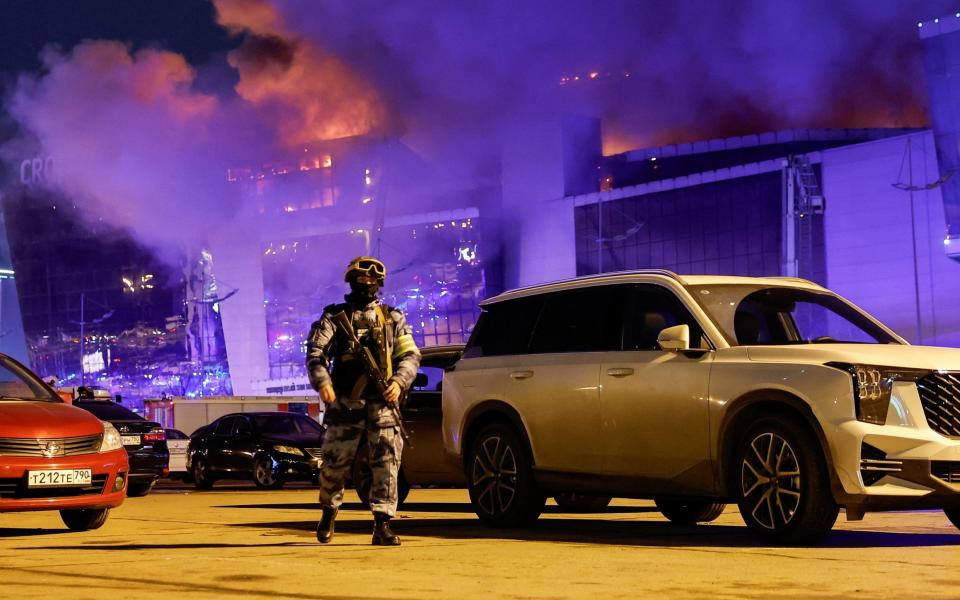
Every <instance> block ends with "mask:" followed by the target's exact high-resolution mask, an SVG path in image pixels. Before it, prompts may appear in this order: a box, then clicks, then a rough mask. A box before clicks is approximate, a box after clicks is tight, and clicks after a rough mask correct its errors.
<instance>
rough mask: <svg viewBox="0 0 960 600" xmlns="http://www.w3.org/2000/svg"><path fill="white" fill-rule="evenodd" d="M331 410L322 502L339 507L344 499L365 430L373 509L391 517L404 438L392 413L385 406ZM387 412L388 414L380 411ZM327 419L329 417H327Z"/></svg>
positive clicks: (322, 481) (394, 511)
mask: <svg viewBox="0 0 960 600" xmlns="http://www.w3.org/2000/svg"><path fill="white" fill-rule="evenodd" d="M366 408H367V409H366V410H364V409H361V410H352V411H344V412H341V413H339V414H336V416H334V414H331V415H330V416H331V417H334V418H332V419H331V421H332V422H329V423H327V432H326V434H325V435H324V438H323V465H322V466H321V467H320V505H321V506H325V507H330V508H339V507H340V505H341V504H342V503H343V487H344V482H345V480H346V478H347V476H348V475H349V474H350V470H351V467H352V466H353V460H354V457H355V456H356V454H357V448H358V446H359V444H360V442H361V441H362V440H363V439H364V434H366V447H367V449H368V451H369V458H368V460H369V465H370V470H371V471H372V475H373V481H372V483H371V485H370V494H369V500H370V510H371V511H373V512H375V513H383V514H387V515H390V516H391V517H393V516H395V515H396V512H397V473H398V472H399V470H400V455H401V453H402V452H403V438H402V437H401V436H400V429H399V428H398V427H397V425H396V423H395V422H394V421H393V418H392V415H390V416H389V417H388V416H387V415H389V411H388V410H387V409H386V408H385V407H379V408H378V407H374V406H367V407H366ZM383 412H386V413H387V414H381V413H383ZM324 421H325V422H326V418H325V419H324Z"/></svg>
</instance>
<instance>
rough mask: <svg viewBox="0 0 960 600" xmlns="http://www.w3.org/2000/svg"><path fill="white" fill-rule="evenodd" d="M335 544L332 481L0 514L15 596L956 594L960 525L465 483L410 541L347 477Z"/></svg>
mask: <svg viewBox="0 0 960 600" xmlns="http://www.w3.org/2000/svg"><path fill="white" fill-rule="evenodd" d="M347 500H348V501H347V503H346V504H345V505H344V509H343V510H342V511H341V514H340V519H339V520H338V522H337V533H336V536H335V537H334V541H333V543H331V544H329V545H325V546H322V545H320V544H317V542H316V539H315V537H314V528H315V526H316V520H317V518H318V514H319V507H318V505H317V503H316V492H315V490H313V489H312V488H310V487H309V486H306V485H303V486H295V487H290V488H288V489H284V490H279V491H261V490H257V489H255V488H253V487H252V486H250V485H247V484H239V483H238V484H228V483H222V484H218V486H217V487H216V488H214V490H212V491H209V492H197V491H194V490H193V489H192V488H190V487H188V486H184V485H182V484H181V485H176V484H164V485H163V486H161V487H160V488H159V489H157V490H154V492H153V493H152V494H150V495H149V496H147V497H144V498H130V499H128V500H127V501H126V502H125V503H124V505H123V506H121V507H120V508H118V509H115V510H114V511H112V513H111V515H110V519H109V520H108V521H107V523H106V525H104V527H103V528H101V529H99V530H97V531H91V532H83V533H71V532H68V531H67V530H66V529H65V528H64V526H63V525H62V523H61V522H60V519H59V516H58V515H57V514H56V513H43V512H40V513H7V514H0V598H30V599H33V598H75V599H90V600H103V599H105V598H109V599H110V600H114V599H120V598H131V599H132V598H136V599H137V600H143V598H145V597H147V595H148V594H149V595H150V596H151V597H155V596H158V595H162V596H167V597H176V598H191V599H192V598H202V599H206V598H235V597H238V596H240V595H243V597H245V598H271V599H275V600H286V599H291V600H314V599H321V598H459V597H477V596H485V597H488V598H490V597H494V598H528V597H537V598H574V597H592V598H593V597H599V598H614V597H628V598H638V597H661V598H704V597H712V598H761V597H762V598H778V597H784V598H786V597H789V598H796V597H802V598H813V597H828V598H840V597H843V598H906V597H910V598H926V597H930V598H957V597H960V532H958V531H957V530H956V529H955V528H954V527H953V526H952V525H951V524H950V522H949V521H947V519H946V518H945V517H944V516H943V514H942V513H941V512H938V511H917V512H900V513H886V514H868V515H867V517H866V519H865V520H864V521H860V522H853V523H848V522H845V521H843V514H842V513H841V520H840V521H838V524H837V527H836V528H835V530H834V532H833V533H832V534H831V535H830V537H829V538H828V539H827V540H826V542H825V543H824V544H823V545H821V546H818V547H813V548H773V547H764V546H761V545H758V543H757V540H756V539H755V538H753V537H752V536H751V535H750V534H749V533H748V532H747V530H746V528H745V527H744V525H743V521H742V520H741V519H740V516H739V514H738V513H737V511H736V508H735V507H728V508H727V511H726V512H725V513H724V514H723V515H722V516H721V517H720V518H719V519H718V520H717V521H716V522H714V523H713V524H711V525H701V526H696V527H677V526H674V525H672V524H670V523H669V522H667V521H666V520H665V519H664V518H663V517H661V516H660V514H659V513H658V512H657V511H656V509H655V508H654V507H653V504H652V503H650V502H646V501H638V500H617V501H614V503H613V504H612V505H611V506H610V507H609V508H608V509H607V510H605V511H603V512H599V513H593V514H576V515H575V514H566V513H562V512H560V511H559V509H558V508H557V507H556V506H555V505H552V503H551V505H549V506H548V507H547V510H546V512H545V514H544V516H543V517H542V518H541V520H540V522H538V524H537V525H536V526H535V527H533V528H530V529H525V530H513V531H504V530H493V529H489V528H487V527H484V526H483V525H482V524H480V522H479V521H478V520H477V518H476V516H475V515H474V513H473V511H472V509H471V507H470V504H469V501H468V498H467V494H466V492H465V491H464V490H444V489H422V490H421V489H416V490H413V491H412V492H411V493H410V497H409V498H408V501H407V504H406V505H404V507H402V509H401V510H400V514H399V518H398V519H396V521H395V530H396V531H397V533H399V534H400V536H401V537H402V539H403V546H401V547H399V548H384V547H374V546H370V532H371V527H372V519H371V516H370V514H369V513H368V512H366V511H364V510H363V509H362V507H361V506H360V505H359V504H358V503H357V501H356V496H355V495H354V494H353V492H348V498H347Z"/></svg>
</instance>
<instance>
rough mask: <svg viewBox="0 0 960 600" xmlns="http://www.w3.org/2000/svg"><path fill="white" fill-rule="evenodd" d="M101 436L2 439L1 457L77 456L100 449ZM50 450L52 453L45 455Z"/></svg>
mask: <svg viewBox="0 0 960 600" xmlns="http://www.w3.org/2000/svg"><path fill="white" fill-rule="evenodd" d="M101 437H102V436H101V434H99V433H98V434H96V435H85V436H81V437H68V438H40V439H38V438H0V456H46V457H49V458H53V457H57V456H76V455H79V454H92V453H94V452H96V451H98V450H99V449H100V438H101ZM47 450H50V451H52V453H51V452H47V453H45V451H47Z"/></svg>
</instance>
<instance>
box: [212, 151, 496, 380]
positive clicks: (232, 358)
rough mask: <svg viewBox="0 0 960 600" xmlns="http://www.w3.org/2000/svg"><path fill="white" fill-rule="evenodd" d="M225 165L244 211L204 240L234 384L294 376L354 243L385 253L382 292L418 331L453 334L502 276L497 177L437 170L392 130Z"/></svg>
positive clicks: (439, 339) (432, 341) (461, 332)
mask: <svg viewBox="0 0 960 600" xmlns="http://www.w3.org/2000/svg"><path fill="white" fill-rule="evenodd" d="M227 178H228V180H229V181H230V182H231V184H232V185H234V186H236V187H237V188H238V192H239V194H240V195H241V196H242V197H243V198H244V200H245V201H244V203H243V204H244V206H246V207H248V212H247V214H246V215H244V216H243V217H241V218H240V219H238V223H239V225H238V227H239V230H240V232H239V233H238V232H237V231H236V230H231V231H230V232H229V234H228V235H226V236H224V237H221V238H216V237H215V239H214V241H213V242H212V246H211V248H212V251H213V255H214V259H215V261H216V269H215V271H216V273H217V277H218V278H219V280H220V281H223V282H229V285H230V286H231V287H232V288H236V289H237V292H236V294H235V295H233V296H232V297H231V298H230V299H229V300H227V301H225V302H223V303H222V306H221V308H220V314H221V315H222V318H223V327H224V337H225V341H226V348H227V354H228V356H229V362H230V369H231V379H232V382H233V386H234V390H235V391H236V393H238V394H249V395H255V394H264V393H279V392H289V393H298V392H299V393H302V392H303V390H304V389H308V388H307V386H306V379H305V371H304V366H303V364H304V357H305V348H306V336H307V333H308V332H309V329H310V325H311V323H312V322H313V321H314V320H316V319H317V318H319V316H320V314H321V313H322V311H323V307H324V306H326V305H328V304H331V303H334V302H339V301H341V300H342V297H343V294H344V292H345V284H344V281H343V272H344V268H345V266H346V264H347V263H348V262H349V261H350V259H352V258H353V257H355V256H359V255H364V254H366V255H373V256H379V257H381V258H382V259H383V260H384V261H385V262H386V264H387V269H388V273H387V284H386V288H385V290H384V299H385V301H386V302H387V303H388V304H391V305H393V306H397V307H399V308H401V309H402V310H403V311H404V312H405V314H406V315H407V319H408V320H409V321H410V322H412V323H413V325H414V330H415V337H416V338H417V342H418V343H419V344H421V345H436V344H445V343H456V342H462V341H465V339H466V336H467V335H469V331H470V329H471V327H472V325H473V322H474V320H475V318H476V316H477V314H478V310H479V309H478V305H479V302H480V300H482V299H483V298H485V297H486V296H488V295H490V294H491V293H496V292H497V291H499V290H500V289H501V287H502V280H501V276H500V268H499V260H500V254H501V253H500V248H499V247H500V238H499V236H498V234H497V227H498V225H497V223H498V219H499V217H498V215H499V211H500V190H499V186H498V185H497V182H496V181H490V182H486V184H485V182H483V181H480V182H477V181H475V180H471V181H469V182H468V183H467V184H463V183H461V182H460V181H457V180H456V179H451V178H450V177H446V176H444V174H443V173H442V172H438V170H437V168H436V166H434V165H431V164H428V163H427V162H426V161H424V160H423V159H421V158H420V157H419V156H417V154H416V153H414V152H413V151H411V150H410V149H409V148H407V147H406V146H404V145H403V144H402V143H400V142H398V141H397V140H395V139H392V138H383V137H376V136H355V137H350V138H343V139H335V140H329V141H321V142H316V143H313V144H308V145H305V146H304V147H302V148H299V149H297V150H295V151H292V152H290V153H289V154H287V155H286V156H282V157H280V158H279V159H277V160H275V161H272V162H269V163H263V164H260V165H256V166H247V167H238V168H231V169H230V170H229V171H228V172H227Z"/></svg>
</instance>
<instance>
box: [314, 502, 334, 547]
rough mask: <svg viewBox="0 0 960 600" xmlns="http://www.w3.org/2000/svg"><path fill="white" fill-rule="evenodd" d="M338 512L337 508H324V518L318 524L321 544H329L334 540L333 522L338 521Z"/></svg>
mask: <svg viewBox="0 0 960 600" xmlns="http://www.w3.org/2000/svg"><path fill="white" fill-rule="evenodd" d="M337 512H338V511H337V509H336V508H330V507H327V506H324V507H323V517H321V518H320V522H319V523H317V541H318V542H320V543H321V544H329V543H330V540H332V539H333V522H334V521H335V520H336V519H337Z"/></svg>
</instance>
